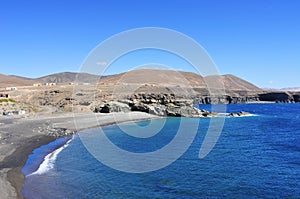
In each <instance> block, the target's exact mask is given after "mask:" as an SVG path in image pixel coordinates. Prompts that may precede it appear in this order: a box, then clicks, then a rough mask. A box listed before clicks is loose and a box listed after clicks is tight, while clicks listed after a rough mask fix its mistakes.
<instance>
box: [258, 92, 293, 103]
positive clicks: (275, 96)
mask: <svg viewBox="0 0 300 199" xmlns="http://www.w3.org/2000/svg"><path fill="white" fill-rule="evenodd" d="M259 100H260V101H267V102H283V103H290V102H294V98H293V96H291V94H289V93H287V92H268V93H263V94H259Z"/></svg>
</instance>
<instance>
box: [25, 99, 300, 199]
mask: <svg viewBox="0 0 300 199" xmlns="http://www.w3.org/2000/svg"><path fill="white" fill-rule="evenodd" d="M200 108H206V109H209V106H208V105H204V106H200ZM241 110H243V111H248V112H250V113H252V114H255V115H254V116H251V117H240V118H226V120H225V125H224V129H223V132H222V134H221V136H220V138H219V140H218V142H217V144H216V145H215V147H214V148H213V150H212V151H211V152H210V153H209V154H208V156H206V157H205V158H203V159H199V158H198V154H199V149H200V147H201V144H202V142H203V139H204V137H205V135H206V132H207V129H208V126H209V122H210V119H200V120H199V119H195V118H191V119H189V120H190V122H191V124H192V123H195V121H196V122H198V121H199V129H198V131H197V134H196V137H195V139H194V141H193V142H192V144H191V145H190V147H189V148H188V150H187V151H186V152H185V153H184V154H183V155H182V156H181V157H180V158H179V159H178V160H177V161H175V162H173V163H172V164H171V165H169V166H167V167H165V168H162V169H160V170H157V171H153V172H148V173H141V174H132V173H125V172H121V171H117V170H114V169H112V168H109V167H107V166H105V165H104V164H102V163H100V162H99V161H97V160H96V159H95V158H94V157H93V156H92V155H91V154H90V153H89V152H88V151H87V149H86V148H85V147H84V145H83V143H82V141H81V139H80V138H79V137H80V136H84V132H83V133H81V134H80V136H78V135H77V136H75V137H73V138H60V139H58V140H56V141H55V142H52V143H50V144H48V145H46V146H43V147H41V148H39V149H36V150H35V151H34V153H33V154H32V155H31V156H30V157H29V158H28V161H27V163H26V165H25V167H24V168H23V170H22V171H23V173H24V174H25V176H26V178H25V183H24V186H23V189H22V193H23V196H25V197H26V198H28V199H35V198H37V199H38V198H43V199H47V198H49V199H50V198H51V199H53V198H54V199H55V198H220V197H222V198H299V197H300V104H244V105H228V107H227V112H234V111H241ZM156 123H157V125H159V124H160V121H159V120H154V121H153V125H154V126H155V125H156ZM179 123H180V118H168V119H167V120H166V123H165V125H164V127H163V129H162V130H161V131H160V132H159V133H158V134H156V135H155V136H153V137H150V138H143V139H142V138H135V137H131V136H129V135H127V134H124V133H123V132H122V130H121V129H120V128H119V127H118V126H116V125H113V126H107V127H104V128H102V129H103V131H104V132H105V134H106V135H107V137H108V138H109V139H110V140H111V142H113V143H114V144H116V145H117V146H119V147H120V148H122V149H124V150H127V151H131V152H136V153H145V152H151V151H155V150H158V149H160V148H162V147H164V146H165V145H166V144H168V143H170V141H171V140H172V139H173V138H174V136H175V134H176V133H177V129H178V126H179ZM137 124H138V125H140V126H147V125H149V121H141V122H137ZM122 125H123V126H124V127H126V125H127V126H128V125H130V123H127V124H126V123H125V124H122ZM89 131H90V132H91V131H92V132H93V133H95V135H96V134H97V133H99V130H97V129H93V130H89ZM185 131H186V134H187V135H189V133H191V132H189V131H190V129H189V128H186V129H185ZM141 133H143V132H141ZM90 135H91V133H89V136H90ZM187 137H188V136H187ZM62 145H63V147H61V146H62ZM104 152H105V151H104ZM112 158H114V157H112ZM121 164H126V158H125V159H124V160H123V162H122V163H121Z"/></svg>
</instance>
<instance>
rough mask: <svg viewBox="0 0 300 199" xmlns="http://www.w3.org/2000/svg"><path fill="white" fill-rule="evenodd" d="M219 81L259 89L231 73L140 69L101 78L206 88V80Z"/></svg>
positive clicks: (226, 85) (227, 85)
mask: <svg viewBox="0 0 300 199" xmlns="http://www.w3.org/2000/svg"><path fill="white" fill-rule="evenodd" d="M215 81H219V82H220V83H223V84H224V88H225V90H233V91H236V90H241V91H261V89H260V88H258V87H257V86H255V85H253V84H251V83H249V82H247V81H245V80H243V79H241V78H238V77H236V76H233V75H222V76H207V77H202V76H201V75H198V74H195V73H191V72H182V71H174V70H152V69H140V70H132V71H129V72H126V73H121V74H118V75H114V76H111V77H107V78H105V79H103V80H101V83H103V84H105V83H109V84H122V83H127V84H152V85H155V86H161V87H163V86H164V87H166V86H185V85H186V86H187V87H193V88H207V85H206V84H207V83H208V82H215Z"/></svg>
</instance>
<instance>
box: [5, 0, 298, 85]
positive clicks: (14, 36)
mask: <svg viewBox="0 0 300 199" xmlns="http://www.w3.org/2000/svg"><path fill="white" fill-rule="evenodd" d="M299 13H300V1H298V0H288V1H284V0H227V1H223V0H220V1H215V0H206V1H201V0H195V1H189V0H181V1H176V0H163V1H162V0H151V1H146V0H142V1H137V0H135V1H134V0H127V1H126V0H124V1H121V0H120V1H114V0H106V1H84V0H82V1H76V0H65V1H64V0H56V1H55V0H51V1H50V0H43V1H41V0H36V1H33V0H19V1H16V0H9V1H8V0H7V1H0V69H1V70H0V73H3V74H15V75H21V76H27V77H38V76H42V75H46V74H50V73H55V72H62V71H78V70H79V68H80V65H81V63H82V62H83V60H84V59H85V57H86V56H87V55H88V54H89V52H90V51H91V50H92V49H93V48H94V47H95V46H96V45H98V44H99V43H100V42H102V41H103V40H105V39H107V38H108V37H110V36H112V35H114V34H116V33H119V32H121V31H125V30H128V29H132V28H138V27H149V26H151V27H164V28H170V29H174V30H176V31H180V32H182V33H184V34H186V35H188V36H190V37H192V38H193V39H195V40H196V41H197V42H199V43H200V44H201V45H202V46H203V47H204V48H205V49H206V50H207V51H208V53H209V54H210V55H211V57H212V58H213V60H214V61H215V63H216V65H217V66H218V68H219V71H220V72H221V73H222V74H229V73H230V74H234V75H237V76H239V77H241V78H244V79H246V80H248V81H250V82H252V83H254V84H256V85H258V86H260V87H274V88H280V87H294V86H300V78H299V75H300V14H299ZM124 69H126V68H124ZM182 69H183V70H184V69H185V68H184V66H183V68H182ZM115 72H118V71H115ZM120 72H121V71H120Z"/></svg>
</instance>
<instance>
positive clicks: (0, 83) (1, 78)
mask: <svg viewBox="0 0 300 199" xmlns="http://www.w3.org/2000/svg"><path fill="white" fill-rule="evenodd" d="M33 83H34V81H33V80H32V79H30V78H25V77H19V76H10V75H3V74H0V88H5V87H9V86H29V85H32V84H33Z"/></svg>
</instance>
